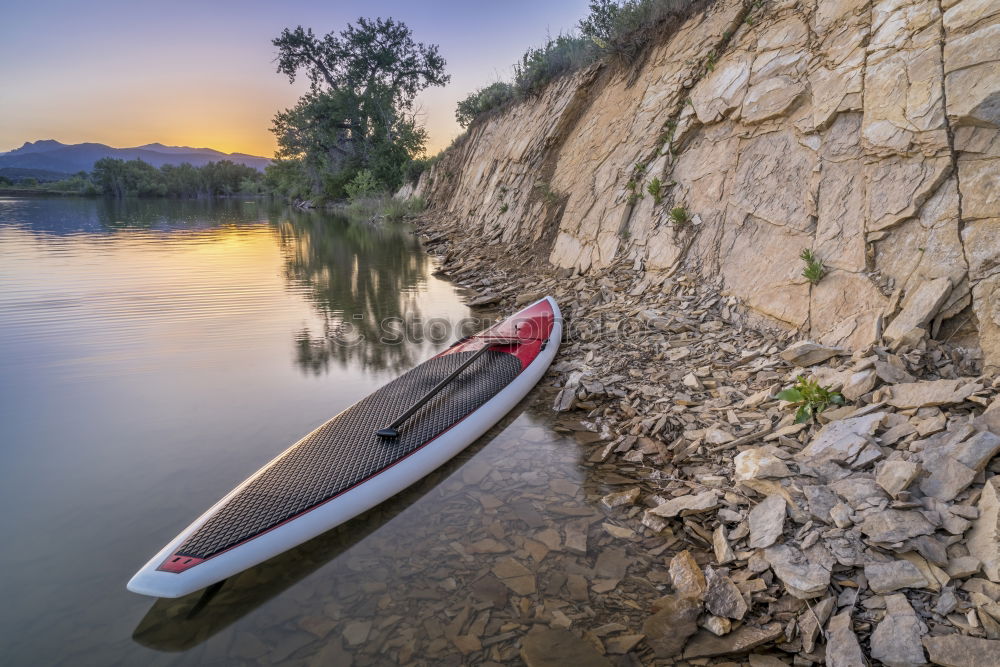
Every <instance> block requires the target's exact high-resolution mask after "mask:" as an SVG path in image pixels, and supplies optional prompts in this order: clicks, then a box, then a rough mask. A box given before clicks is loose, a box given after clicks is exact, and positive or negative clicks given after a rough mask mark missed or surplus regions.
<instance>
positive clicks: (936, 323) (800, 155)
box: [416, 0, 1000, 365]
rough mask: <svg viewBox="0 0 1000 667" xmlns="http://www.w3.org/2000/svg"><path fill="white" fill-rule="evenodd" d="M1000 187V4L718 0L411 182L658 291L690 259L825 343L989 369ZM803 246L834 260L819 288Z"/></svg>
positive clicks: (996, 342) (482, 222) (498, 124)
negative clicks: (969, 358)
mask: <svg viewBox="0 0 1000 667" xmlns="http://www.w3.org/2000/svg"><path fill="white" fill-rule="evenodd" d="M758 4H760V3H758ZM655 179H658V181H659V183H661V185H662V187H661V195H660V201H659V202H657V201H655V199H654V197H653V196H652V195H651V194H649V192H648V190H647V188H648V186H649V184H650V183H652V182H654V180H655ZM998 192H1000V3H998V2H997V1H996V0H876V1H873V2H863V1H862V0H798V1H787V0H786V1H780V0H772V1H771V2H766V3H763V4H762V5H760V6H757V5H746V4H744V3H743V2H742V1H741V0H717V2H715V3H713V4H712V5H710V6H709V8H708V9H706V10H705V11H704V12H702V13H701V14H699V15H696V16H694V17H693V18H691V19H690V20H689V21H688V22H687V23H686V24H685V25H684V26H683V27H682V28H681V29H680V30H679V31H677V32H676V33H674V34H673V36H671V37H670V38H669V39H666V40H664V41H663V42H662V43H661V44H659V45H657V46H656V47H655V48H653V49H651V50H650V52H649V53H648V54H647V56H646V57H645V59H644V61H643V62H642V63H637V64H636V65H635V66H634V67H632V68H621V67H611V66H595V67H594V68H591V69H590V70H587V71H584V72H581V73H578V74H576V75H575V76H573V77H569V78H566V79H563V80H560V81H558V82H556V83H554V84H552V85H551V86H549V88H548V89H547V90H546V91H545V92H544V93H543V94H542V95H540V96H539V97H538V98H536V99H533V100H529V101H527V102H525V103H522V104H520V105H518V106H515V107H513V108H511V109H509V110H507V111H505V112H503V113H500V114H496V115H493V116H491V117H489V118H486V119H484V120H482V121H480V122H477V123H476V124H474V126H473V127H472V128H471V129H470V130H469V132H468V134H467V136H466V137H465V138H464V140H463V141H461V143H460V144H459V145H457V146H456V147H455V148H454V149H453V150H451V151H449V152H448V153H447V154H446V156H445V157H444V158H443V159H442V160H441V161H439V162H438V163H437V164H436V165H435V167H434V168H433V169H431V170H430V171H428V172H427V173H425V174H424V176H423V177H422V179H421V181H420V183H419V184H418V186H417V188H416V194H419V195H422V196H425V197H426V198H427V199H428V201H429V202H430V205H431V207H432V210H433V211H434V212H435V213H436V214H438V215H442V216H446V217H448V218H450V219H460V220H462V221H463V223H464V224H467V225H468V226H469V227H470V228H472V229H473V230H475V231H477V232H479V233H481V234H482V235H483V236H484V237H486V238H490V239H492V240H493V241H494V242H496V243H508V244H511V245H512V246H517V247H530V248H535V249H537V250H538V251H539V252H542V253H544V254H545V255H546V256H547V258H548V260H549V261H550V262H552V263H553V264H555V265H557V266H559V267H572V268H573V269H575V270H577V271H579V272H581V273H584V272H594V271H600V270H601V269H602V267H605V266H608V265H609V263H611V262H612V261H614V260H615V259H616V258H621V257H623V256H624V257H627V258H628V259H630V260H631V261H633V262H634V263H635V266H636V268H637V269H638V270H640V271H642V272H644V275H645V279H644V281H645V282H644V283H643V287H644V288H645V289H651V290H652V289H658V288H659V286H660V285H661V284H662V283H663V281H664V280H669V279H670V278H671V276H673V275H675V274H676V273H677V272H678V271H683V272H684V273H689V274H690V273H696V274H700V275H701V276H702V277H704V278H705V279H717V280H721V285H722V289H723V290H724V292H726V293H728V294H732V295H735V296H737V297H738V298H739V299H740V300H741V301H742V302H743V303H744V304H745V305H746V306H747V307H748V308H749V309H751V310H752V311H754V312H756V313H757V314H759V315H761V316H763V317H765V318H767V319H768V320H769V321H771V322H774V323H779V324H781V325H783V326H786V327H792V328H797V329H799V330H801V331H802V332H803V333H804V334H806V335H808V336H810V337H812V338H814V339H816V340H819V341H820V342H824V343H828V344H843V345H848V346H851V347H861V346H864V345H865V344H867V343H869V342H872V341H873V340H875V339H876V338H877V337H878V336H881V335H885V336H886V337H887V338H888V337H890V335H891V337H892V338H894V339H896V340H900V341H905V340H914V337H919V335H921V334H922V333H923V331H926V332H927V333H928V334H929V335H932V336H936V337H939V338H950V339H951V340H952V342H955V341H960V342H963V343H965V344H968V345H970V346H973V345H979V346H981V348H982V350H983V352H984V355H985V358H986V361H987V363H988V364H989V365H1000V195H998ZM639 195H641V197H640V196H639ZM677 206H682V207H684V208H685V209H686V210H687V211H688V212H689V213H690V214H691V215H692V216H693V217H692V219H691V220H689V221H687V222H683V223H679V222H677V221H676V220H674V219H672V218H671V216H670V210H671V208H673V207H677ZM804 248H811V249H812V250H813V251H814V253H815V254H816V255H817V256H818V257H819V258H820V260H821V261H822V262H823V264H824V266H825V267H826V270H827V273H826V276H825V277H824V278H823V279H822V280H821V281H820V282H819V283H818V284H815V285H813V284H810V283H809V282H808V281H807V280H806V279H805V278H803V277H802V275H801V274H802V269H803V262H802V261H801V260H800V259H799V254H800V253H801V251H802V250H803V249H804ZM894 322H895V326H894V325H893V323H894Z"/></svg>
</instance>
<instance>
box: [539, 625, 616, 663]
mask: <svg viewBox="0 0 1000 667" xmlns="http://www.w3.org/2000/svg"><path fill="white" fill-rule="evenodd" d="M521 659H522V660H524V663H525V664H526V665H528V667H561V666H562V665H573V666H574V667H612V664H613V663H612V662H611V661H610V660H608V659H607V658H605V657H604V656H603V655H601V654H600V653H598V652H597V649H596V648H594V646H593V644H591V643H590V642H588V641H587V640H585V639H580V638H579V637H577V636H576V635H574V634H573V633H572V632H570V631H569V630H560V629H557V628H550V629H548V630H539V631H536V632H529V633H528V634H527V635H525V637H524V640H523V642H522V643H521Z"/></svg>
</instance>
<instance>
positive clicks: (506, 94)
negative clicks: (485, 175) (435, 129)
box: [455, 0, 714, 127]
mask: <svg viewBox="0 0 1000 667" xmlns="http://www.w3.org/2000/svg"><path fill="white" fill-rule="evenodd" d="M698 7H699V3H697V2H692V1H691V0H592V1H591V3H590V11H589V12H588V14H587V16H585V17H584V18H583V19H581V20H580V22H579V24H578V25H577V28H578V31H577V32H574V33H570V34H565V35H559V36H557V37H551V38H549V39H547V40H546V42H545V43H544V44H543V45H542V46H540V47H532V48H529V49H528V50H527V51H526V52H525V53H524V55H522V56H521V59H520V60H519V61H518V62H516V63H515V64H514V78H513V81H511V82H510V83H506V82H502V81H498V82H496V83H493V84H490V85H489V86H486V87H485V88H480V89H479V90H477V91H474V92H472V93H470V94H469V95H468V96H467V97H466V98H465V99H463V100H462V101H461V102H459V103H458V106H457V108H456V109H455V117H456V118H457V119H458V122H459V124H460V125H461V126H462V127H467V126H468V125H469V124H470V123H472V121H474V120H475V119H476V118H478V117H479V116H480V115H482V114H484V113H486V112H489V111H492V110H494V109H498V108H501V107H503V106H504V105H506V104H508V103H511V102H516V101H518V100H521V99H524V98H526V97H530V96H532V95H535V94H537V93H538V92H540V91H541V90H542V88H544V87H545V86H546V85H547V84H548V83H549V82H551V81H553V80H555V79H557V78H559V77H561V76H563V75H565V74H569V73H571V72H574V71H577V70H579V69H582V68H584V67H586V66H587V65H590V64H591V63H594V62H596V61H598V60H601V59H614V60H617V61H618V62H620V63H632V62H635V60H636V59H637V57H638V56H639V55H640V53H641V52H642V51H643V49H645V48H646V47H647V46H648V45H649V44H650V43H651V42H652V41H653V40H654V38H656V37H657V36H658V35H663V33H664V32H665V31H666V30H668V29H670V28H671V27H672V26H675V25H679V24H680V22H681V20H682V19H684V18H686V17H687V16H689V15H690V14H691V12H693V11H694V10H695V9H697V8H698ZM713 64H714V63H713Z"/></svg>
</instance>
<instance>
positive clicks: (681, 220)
mask: <svg viewBox="0 0 1000 667" xmlns="http://www.w3.org/2000/svg"><path fill="white" fill-rule="evenodd" d="M670 219H671V220H673V222H674V224H675V225H678V226H680V225H685V224H687V223H688V222H689V221H690V220H691V215H690V214H689V213H688V212H687V209H686V208H684V207H683V206H675V207H674V208H672V209H670Z"/></svg>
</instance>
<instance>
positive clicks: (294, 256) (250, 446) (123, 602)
mask: <svg viewBox="0 0 1000 667" xmlns="http://www.w3.org/2000/svg"><path fill="white" fill-rule="evenodd" d="M433 268H434V267H433V264H432V262H431V260H430V259H429V257H427V256H426V255H425V254H424V253H423V252H422V250H421V249H420V248H419V245H418V244H417V242H416V241H415V239H414V237H413V235H412V234H411V233H410V231H409V230H408V229H407V228H406V227H403V226H389V227H382V228H376V227H372V226H371V225H368V224H365V223H358V222H351V221H348V220H346V219H343V218H338V217H334V216H330V215H325V214H318V213H309V214H305V213H295V212H291V211H289V210H288V209H286V208H284V207H282V206H276V205H272V204H270V203H268V202H264V201H225V202H170V201H148V202H147V201H132V202H124V203H120V202H105V201H100V200H74V199H64V200H58V199H0V350H2V352H0V456H2V461H0V501H2V502H3V506H4V507H5V509H6V511H5V512H4V513H3V514H2V515H0V528H2V530H3V535H4V536H5V540H4V548H3V549H2V550H0V572H2V574H0V581H2V591H3V595H4V599H5V604H4V605H3V606H2V607H0V647H2V648H0V658H2V659H3V662H4V663H5V664H63V663H66V664H95V665H105V664H115V663H124V664H136V663H142V664H147V663H148V664H240V663H248V664H257V663H260V664H273V663H277V662H288V663H293V664H299V663H300V664H351V663H353V664H358V665H366V664H399V663H407V664H410V663H418V664H442V663H459V662H463V661H465V662H483V661H485V660H516V656H517V650H518V644H519V641H520V638H521V637H522V636H523V634H524V633H525V632H527V631H528V630H530V628H531V627H532V626H533V625H534V624H535V623H537V622H546V623H549V622H552V620H553V619H555V620H556V621H557V622H558V623H561V624H566V623H569V624H575V625H576V627H596V625H598V624H603V623H606V622H607V621H609V620H614V619H617V620H619V621H621V622H622V623H623V625H625V626H626V627H634V626H636V625H637V624H639V623H641V617H642V616H641V614H638V613H637V609H638V605H637V604H636V602H635V600H636V599H640V598H644V597H649V596H655V595H656V594H658V591H659V589H660V588H662V581H660V575H659V569H660V568H659V567H658V558H657V554H658V553H659V551H660V550H661V549H660V548H658V547H657V545H660V546H661V547H662V543H663V539H662V538H657V539H656V540H654V541H653V542H650V541H649V540H646V541H645V542H643V541H642V540H641V538H639V537H638V536H632V537H628V536H626V537H624V538H623V537H618V538H611V537H610V536H609V535H608V534H607V532H606V530H605V529H603V528H602V521H607V520H608V519H607V517H605V515H604V513H603V512H602V510H600V509H599V506H598V504H597V502H596V500H597V499H598V498H599V497H600V496H601V495H602V494H603V493H607V492H608V491H610V490H616V489H618V488H621V487H619V486H616V484H617V483H619V482H621V481H622V480H621V479H619V478H617V477H616V476H615V475H614V474H609V473H607V472H606V471H600V470H599V469H596V468H594V467H593V466H592V465H589V464H587V463H586V460H585V457H586V456H587V453H588V450H586V449H585V448H583V447H581V446H580V443H579V442H578V440H579V439H589V438H587V436H586V435H585V434H584V435H582V436H581V435H580V434H579V433H578V434H577V437H576V438H573V437H570V436H568V435H564V434H566V433H571V432H572V431H571V428H572V427H573V425H572V424H570V427H571V428H569V429H567V428H563V427H562V426H561V425H559V424H556V423H555V422H554V419H553V417H552V415H551V413H550V412H549V411H548V410H547V409H546V408H545V405H546V404H548V402H549V401H550V400H551V396H550V395H548V394H547V392H546V390H545V389H544V388H539V389H538V390H536V392H535V393H534V394H533V396H532V398H530V399H529V400H528V401H526V402H525V403H524V404H523V405H522V406H520V407H519V408H518V409H517V410H515V412H514V413H512V414H511V415H510V416H508V418H507V419H506V420H505V421H504V422H502V423H501V424H500V425H498V426H497V427H496V428H494V429H493V430H492V431H491V433H490V434H489V435H488V436H487V437H485V438H483V439H481V441H480V442H478V443H476V444H475V445H473V446H472V447H470V448H469V449H468V450H467V451H466V452H463V454H462V455H460V456H459V457H458V458H457V459H456V460H454V461H453V462H451V463H450V464H448V465H446V466H445V467H443V468H442V469H441V470H439V471H438V472H437V473H435V474H434V475H432V476H431V477H429V478H427V479H426V480H424V481H423V482H421V483H419V484H417V485H415V486H414V487H413V488H411V489H410V490H409V491H407V492H406V493H404V494H402V495H401V496H399V497H397V498H396V499H393V500H391V501H389V502H387V503H384V504H383V505H382V506H380V507H378V508H376V509H374V510H372V511H371V512H369V513H368V514H366V515H364V516H362V517H359V518H358V519H356V520H354V521H352V522H349V523H348V524H345V525H344V526H341V527H340V528H338V529H336V530H334V531H331V532H330V533H328V534H326V535H324V536H321V537H319V538H317V539H316V540H313V541H312V542H310V543H308V544H306V545H303V546H302V547H300V548H298V549H295V550H293V551H291V552H289V553H287V554H285V555H283V556H280V557H278V558H276V559H273V560H272V561H269V562H268V563H265V564H263V565H261V566H259V567H257V568H254V569H252V570H250V571H248V572H246V573H244V574H242V575H239V576H237V577H234V578H232V579H230V580H229V581H228V582H226V584H225V585H224V586H223V587H222V589H221V590H220V591H219V592H218V594H216V595H215V596H214V597H212V598H211V599H204V598H202V597H201V596H200V595H197V594H196V595H193V596H189V597H188V598H182V599H180V600H176V601H167V600H161V601H157V602H155V603H154V601H153V600H151V599H149V598H144V597H141V596H137V595H133V594H131V593H128V592H127V591H126V590H125V587H124V586H125V582H126V581H127V580H128V578H129V577H130V576H131V575H132V574H133V573H134V571H135V570H136V569H137V568H138V567H139V566H140V565H142V564H143V563H144V562H145V561H146V560H147V559H148V558H149V557H150V556H151V555H152V554H153V553H155V552H156V551H157V550H159V549H160V548H161V547H162V546H163V544H165V543H166V542H167V541H168V540H169V539H170V538H172V537H173V536H174V535H175V534H176V533H177V532H179V531H180V530H181V529H182V528H183V527H184V526H186V525H187V524H188V523H189V522H190V521H191V520H192V519H193V518H195V517H196V516H197V515H198V514H200V513H201V512H202V511H203V510H204V509H205V508H206V507H208V506H209V505H211V504H212V503H214V502H215V501H216V500H217V499H218V498H219V497H220V496H221V495H223V494H224V493H226V492H227V491H228V490H229V489H230V488H232V487H233V486H234V485H236V484H237V483H238V482H240V481H242V480H243V479H244V478H245V477H246V476H247V475H249V474H250V473H252V472H253V471H254V470H255V469H257V468H258V467H259V466H260V465H262V464H264V463H266V462H267V461H268V460H269V459H270V458H272V457H273V456H274V455H275V454H277V453H278V452H280V451H281V450H282V449H284V448H285V447H286V446H287V445H288V444H290V443H291V442H294V441H295V440H297V439H298V438H299V437H301V436H302V435H304V434H305V433H307V432H308V431H310V430H312V429H313V428H315V427H316V426H317V425H319V424H320V423H322V422H323V421H325V420H326V419H328V418H329V417H330V416H332V415H334V414H336V413H337V412H338V411H340V410H341V409H343V408H345V407H347V406H348V405H350V404H351V403H353V402H355V401H356V400H358V399H359V398H361V397H363V396H364V395H366V394H367V393H369V392H370V391H371V390H373V389H374V388H376V387H377V386H379V385H381V384H382V383H384V382H385V381H386V380H388V379H389V378H391V377H394V376H395V375H397V374H398V373H399V372H401V371H402V370H405V369H407V368H409V367H411V366H413V365H414V364H416V363H419V361H421V360H423V359H425V358H427V357H429V356H431V355H433V354H434V353H435V352H436V351H437V350H440V349H443V348H444V347H445V346H446V345H447V344H450V343H451V342H452V341H453V340H454V339H455V338H457V337H458V336H459V335H461V333H462V332H459V331H456V325H457V323H461V322H462V321H463V318H466V317H468V316H469V315H470V313H469V311H468V309H467V308H466V307H465V306H463V305H462V303H461V301H460V300H459V294H458V292H457V290H456V288H455V287H454V286H452V285H451V284H449V283H447V282H444V281H442V280H439V279H437V278H435V277H434V276H433V275H432V271H433ZM386 321H388V322H389V323H388V324H384V323H385V322H386ZM399 322H405V323H406V331H408V333H407V335H404V336H398V335H397V334H398V332H399V325H398V323H399ZM467 324H468V326H469V327H472V328H475V327H476V325H475V324H474V323H473V324H469V323H467ZM465 332H468V331H467V330H466V331H465ZM635 511H637V510H635ZM618 512H619V514H617V515H614V516H612V518H611V520H612V521H614V520H615V516H617V518H618V519H620V518H622V516H623V514H622V513H621V512H622V510H619V511H618ZM588 533H589V537H587V535H588ZM581 534H582V535H583V536H584V537H583V538H582V539H584V540H585V541H586V540H589V541H587V542H586V544H584V547H583V551H581V549H580V547H579V541H580V539H581V537H580V536H581ZM640 544H641V545H642V546H643V547H644V548H643V549H641V550H640V549H638V548H637V547H638V546H639V545H640ZM605 552H607V553H605ZM602 559H603V560H602ZM625 561H627V562H628V564H629V565H628V566H629V568H630V569H629V571H628V576H626V574H625V572H624V571H623V570H622V571H619V570H620V569H621V567H622V564H623V563H624V562H625ZM519 568H520V569H519ZM509 571H513V572H515V573H516V576H514V577H513V578H511V577H504V576H501V575H504V574H509ZM498 576H500V578H499V579H498ZM518 577H521V578H520V579H518ZM501 579H502V580H501ZM612 584H613V585H612ZM609 586H611V588H610V590H609V591H608V590H605V589H607V588H608V587H609ZM597 591H600V595H598V594H597ZM556 612H558V613H556ZM564 619H565V620H564Z"/></svg>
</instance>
